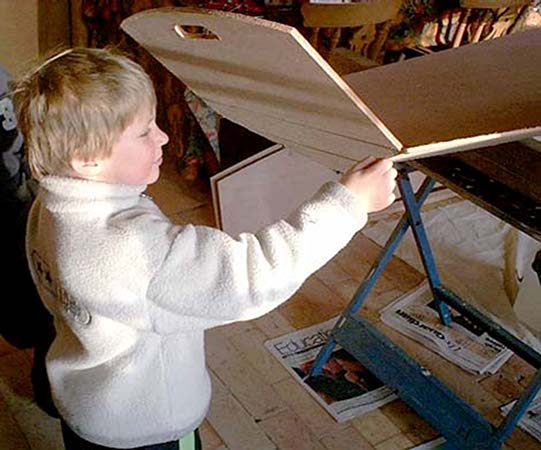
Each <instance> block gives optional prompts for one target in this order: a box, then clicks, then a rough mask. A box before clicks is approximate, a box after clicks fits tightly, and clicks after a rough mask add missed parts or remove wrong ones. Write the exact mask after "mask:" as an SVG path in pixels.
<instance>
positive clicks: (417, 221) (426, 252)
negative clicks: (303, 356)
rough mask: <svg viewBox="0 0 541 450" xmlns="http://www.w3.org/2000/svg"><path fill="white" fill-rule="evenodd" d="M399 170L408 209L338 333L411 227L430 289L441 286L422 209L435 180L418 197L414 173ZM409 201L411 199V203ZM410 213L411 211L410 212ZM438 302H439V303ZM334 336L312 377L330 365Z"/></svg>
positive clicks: (444, 315) (443, 310) (442, 309)
mask: <svg viewBox="0 0 541 450" xmlns="http://www.w3.org/2000/svg"><path fill="white" fill-rule="evenodd" d="M397 168H398V180H397V183H398V187H399V189H400V194H401V195H402V199H403V201H404V204H405V206H406V214H404V215H403V216H402V218H401V219H400V221H399V222H398V224H397V226H396V227H395V229H394V231H393V232H392V233H391V236H390V237H389V239H388V240H387V243H386V244H385V246H384V247H383V249H382V251H381V253H380V254H379V256H378V258H377V259H376V261H375V262H374V264H373V265H372V267H371V269H370V271H369V272H368V274H367V276H366V278H365V280H364V282H363V283H362V284H361V285H360V287H359V289H358V290H357V292H356V293H355V295H354V296H353V299H352V300H351V302H350V303H349V305H348V306H347V308H346V310H345V311H344V313H343V314H342V316H341V317H340V319H339V320H338V321H337V323H336V325H335V326H334V329H337V328H339V327H340V326H341V324H342V323H343V319H345V317H346V316H347V315H350V314H351V315H353V314H355V313H357V311H358V310H359V309H360V308H361V306H362V304H363V303H364V301H365V300H366V298H367V297H368V294H369V293H370V291H371V290H372V288H373V287H374V284H376V281H377V280H378V278H379V277H380V275H381V273H382V272H383V271H384V270H385V267H386V266H387V264H388V263H389V261H390V260H391V258H392V256H393V254H394V252H395V250H396V248H397V247H398V245H399V244H400V241H401V240H402V238H403V237H404V235H405V234H406V231H408V228H409V227H410V226H412V229H413V231H414V235H415V237H416V242H417V246H418V248H419V251H420V254H421V258H422V260H423V265H424V266H425V269H426V271H427V274H428V278H429V283H430V287H431V288H432V289H433V288H434V287H439V286H440V285H441V282H440V278H439V275H438V272H437V269H436V264H435V263H434V257H433V256H432V251H431V250H430V246H429V245H428V239H427V237H426V232H425V230H424V227H423V224H422V221H421V214H420V208H421V206H422V204H423V203H424V201H425V200H426V198H427V197H428V195H429V194H430V192H431V191H432V189H433V187H434V184H435V183H436V182H435V181H434V180H433V179H431V178H429V177H427V178H426V180H425V181H424V183H423V184H422V185H421V187H420V188H419V191H418V193H417V194H416V195H414V194H413V189H412V187H411V182H410V180H409V176H408V172H409V171H410V169H409V168H408V166H404V165H397ZM406 197H408V199H407V200H406ZM410 209H411V211H408V210H410ZM412 224H413V225H412ZM418 236H419V238H418ZM436 301H438V300H437V299H436ZM437 307H438V311H439V314H440V317H441V319H442V322H443V323H445V324H449V322H450V316H449V310H448V308H447V306H446V305H445V304H444V303H442V302H438V303H437ZM333 331H334V330H333ZM332 336H333V333H331V334H330V336H329V339H328V341H327V343H326V345H325V346H324V347H323V349H322V350H321V351H320V352H319V354H318V356H317V358H316V360H315V362H314V365H313V367H312V369H311V374H312V375H317V374H319V373H321V370H322V368H323V366H324V365H325V363H326V362H327V361H328V359H329V357H330V355H331V353H332V351H333V349H334V347H335V346H336V341H335V340H334V338H333V337H332Z"/></svg>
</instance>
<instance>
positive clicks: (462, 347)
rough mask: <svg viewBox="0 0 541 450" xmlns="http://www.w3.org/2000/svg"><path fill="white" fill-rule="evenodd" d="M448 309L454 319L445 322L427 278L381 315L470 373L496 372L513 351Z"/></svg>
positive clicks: (409, 335) (382, 318)
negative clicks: (440, 314) (426, 280)
mask: <svg viewBox="0 0 541 450" xmlns="http://www.w3.org/2000/svg"><path fill="white" fill-rule="evenodd" d="M449 310H450V312H451V314H452V319H453V320H452V322H451V325H450V326H446V325H444V324H443V323H441V320H440V317H439V314H438V311H437V308H436V305H435V301H434V299H433V296H432V292H431V290H430V287H429V285H428V283H426V282H425V283H423V284H421V285H420V286H419V287H418V288H417V289H415V290H413V291H411V292H409V293H408V294H406V295H404V296H402V297H400V298H399V299H398V300H396V301H395V302H393V303H391V304H390V305H389V306H386V307H385V308H383V309H382V310H381V311H380V317H381V320H382V321H383V322H384V323H385V324H387V325H388V326H390V327H392V328H394V329H396V330H397V331H399V332H400V333H402V334H404V335H406V336H408V337H410V338H412V339H414V340H415V341H417V342H419V343H420V344H422V345H424V346H425V347H427V348H429V349H431V350H432V351H434V352H436V353H438V354H439V355H441V356H443V357H444V358H446V359H448V360H449V361H451V362H453V363H454V364H456V365H457V366H459V367H461V368H462V369H464V370H466V371H468V372H471V373H477V374H493V373H495V372H496V371H497V370H498V369H499V368H500V367H501V366H502V365H503V364H504V363H505V362H506V361H507V360H508V359H509V358H510V357H511V356H512V355H513V353H512V352H511V350H509V349H507V348H506V347H505V346H504V345H503V344H501V343H500V342H498V341H497V340H496V339H494V338H492V337H491V336H489V335H488V334H487V333H486V332H484V331H483V330H482V329H480V328H479V327H478V326H476V325H475V324H474V323H472V322H471V321H470V320H469V319H468V318H466V317H464V316H462V315H461V314H459V313H457V312H456V311H454V310H452V309H451V308H449Z"/></svg>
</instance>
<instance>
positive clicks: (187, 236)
mask: <svg viewBox="0 0 541 450" xmlns="http://www.w3.org/2000/svg"><path fill="white" fill-rule="evenodd" d="M395 176H396V170H394V169H393V168H392V163H391V162H390V161H388V160H380V161H376V160H374V159H370V160H368V161H366V160H365V161H363V163H361V164H359V165H357V166H355V167H353V168H352V169H351V170H350V171H348V173H347V174H345V175H344V177H343V178H342V180H341V182H339V183H337V182H330V183H326V184H325V185H323V186H322V187H321V189H320V190H319V191H318V192H317V193H316V194H314V196H313V197H312V198H310V199H308V200H307V201H306V202H304V203H303V204H302V205H301V206H300V207H299V208H297V209H296V210H295V211H293V212H292V213H291V214H290V215H289V217H287V218H284V219H282V220H279V221H278V222H276V223H274V224H271V225H269V226H266V227H264V228H262V229H261V230H259V231H258V232H257V233H254V234H252V233H243V234H241V235H239V236H238V237H236V238H234V237H231V236H229V235H227V234H226V233H223V232H222V231H219V230H216V229H213V228H208V227H201V226H190V225H188V226H185V227H173V228H171V229H169V230H168V232H167V233H161V232H159V231H158V230H155V232H153V233H152V235H153V236H154V239H155V241H154V242H153V247H154V248H156V249H157V247H158V246H161V245H163V254H166V257H165V259H164V260H163V262H162V264H160V266H159V267H158V268H157V270H156V273H155V275H154V277H153V279H152V281H151V283H150V286H149V288H148V290H147V295H148V298H149V300H150V302H149V312H151V315H152V316H153V317H154V319H153V323H154V324H155V327H156V330H157V331H162V332H163V331H171V329H170V328H169V327H173V328H174V329H177V328H182V327H190V328H208V327H211V326H216V325H220V324H224V323H228V322H232V321H236V320H249V319H253V318H256V317H259V316H261V315H263V314H265V313H267V312H269V311H270V310H272V309H274V308H275V307H276V306H278V305H279V304H281V303H282V302H284V301H285V300H287V299H288V298H289V297H290V296H291V295H292V294H293V293H294V292H295V291H296V290H297V289H298V288H299V287H300V285H301V284H302V283H303V282H304V280H305V279H306V278H307V277H308V276H310V275H311V274H312V273H313V272H315V271H316V270H318V269H319V268H320V267H321V266H322V265H323V264H325V263H326V262H327V261H328V260H329V259H331V258H332V257H333V256H334V255H336V253H337V252H338V251H340V250H341V249H342V248H343V247H344V246H345V245H347V243H348V242H349V240H350V239H351V238H352V236H353V235H354V234H355V233H356V232H357V231H359V230H360V229H361V228H362V227H363V226H364V224H365V223H366V220H367V213H368V212H373V211H378V210H380V209H383V208H384V207H386V206H387V205H389V204H390V203H391V202H392V201H393V199H394V195H393V194H392V191H393V189H394V187H395V181H394V178H395ZM155 225H156V224H155ZM164 225H165V224H164ZM159 236H163V237H166V236H167V239H166V241H165V242H163V243H162V244H159V245H158V241H157V240H156V239H157V238H158V237H159ZM169 239H172V240H171V241H169ZM167 241H168V242H167ZM134 257H135V255H134ZM155 307H156V308H155ZM164 311H168V315H169V313H171V314H172V315H171V320H165V321H164V320H162V319H164V316H163V315H162V314H163V312H164Z"/></svg>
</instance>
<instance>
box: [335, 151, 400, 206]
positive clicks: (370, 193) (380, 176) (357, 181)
mask: <svg viewBox="0 0 541 450" xmlns="http://www.w3.org/2000/svg"><path fill="white" fill-rule="evenodd" d="M397 174H398V173H397V171H396V169H395V168H394V167H393V163H392V162H391V161H389V160H388V159H378V160H376V159H375V158H372V157H368V158H366V159H365V160H363V161H361V162H360V163H358V164H356V165H355V166H353V167H352V168H351V169H350V170H348V171H347V172H346V173H345V174H344V176H343V177H342V179H341V180H340V183H342V184H343V185H344V186H346V187H347V188H348V189H349V190H350V191H351V192H352V193H353V194H355V195H356V196H357V197H360V198H361V199H362V201H363V202H364V204H365V205H366V210H367V212H369V213H370V212H375V211H380V210H382V209H383V208H386V207H387V206H389V205H390V204H391V203H392V202H393V201H394V199H395V195H394V194H393V190H394V189H395V187H396V180H395V178H396V176H397Z"/></svg>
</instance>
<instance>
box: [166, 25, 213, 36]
mask: <svg viewBox="0 0 541 450" xmlns="http://www.w3.org/2000/svg"><path fill="white" fill-rule="evenodd" d="M175 33H177V34H178V35H179V36H180V37H181V38H182V39H208V40H220V37H219V36H218V35H217V34H215V33H213V32H212V31H210V30H209V29H208V28H207V27H204V26H202V25H175Z"/></svg>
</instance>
